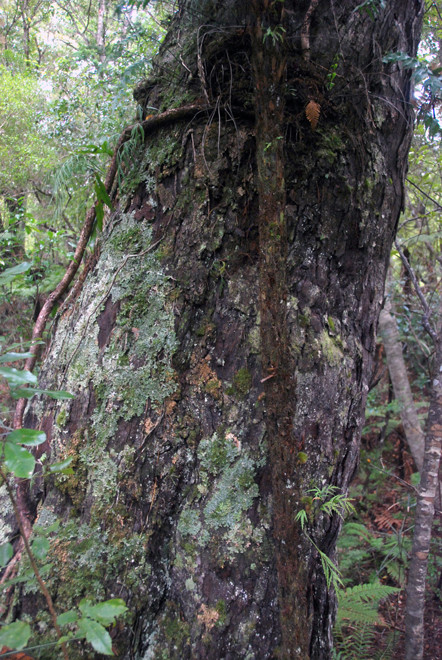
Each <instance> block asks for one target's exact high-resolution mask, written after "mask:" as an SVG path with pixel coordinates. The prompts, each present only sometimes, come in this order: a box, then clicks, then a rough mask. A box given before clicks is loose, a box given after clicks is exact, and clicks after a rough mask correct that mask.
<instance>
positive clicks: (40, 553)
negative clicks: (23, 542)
mask: <svg viewBox="0 0 442 660" xmlns="http://www.w3.org/2000/svg"><path fill="white" fill-rule="evenodd" d="M49 547H50V544H49V541H48V539H46V538H45V537H44V536H37V538H35V539H34V540H33V542H32V552H33V553H34V555H35V556H36V557H37V559H44V558H45V557H46V555H47V554H48V552H49Z"/></svg>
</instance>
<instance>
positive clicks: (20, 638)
mask: <svg viewBox="0 0 442 660" xmlns="http://www.w3.org/2000/svg"><path fill="white" fill-rule="evenodd" d="M30 636H31V627H30V625H29V623H25V622H24V621H14V623H10V624H9V625H7V626H3V627H2V628H0V648H1V647H2V646H8V647H9V648H11V649H14V650H16V651H20V649H22V648H24V647H25V646H26V644H27V643H28V640H29V638H30Z"/></svg>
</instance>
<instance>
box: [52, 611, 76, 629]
mask: <svg viewBox="0 0 442 660" xmlns="http://www.w3.org/2000/svg"><path fill="white" fill-rule="evenodd" d="M77 619H78V613H77V612H76V611H75V610H68V611H67V612H63V614H59V615H58V616H57V623H58V625H59V626H66V625H67V624H68V623H75V622H76V621H77Z"/></svg>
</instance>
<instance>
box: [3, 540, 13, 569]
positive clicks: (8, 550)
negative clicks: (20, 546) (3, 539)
mask: <svg viewBox="0 0 442 660" xmlns="http://www.w3.org/2000/svg"><path fill="white" fill-rule="evenodd" d="M11 557H12V545H11V544H10V543H2V545H0V566H6V564H7V563H8V561H9V560H10V559H11Z"/></svg>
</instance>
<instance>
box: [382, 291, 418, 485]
mask: <svg viewBox="0 0 442 660" xmlns="http://www.w3.org/2000/svg"><path fill="white" fill-rule="evenodd" d="M379 332H380V335H381V337H382V341H383V343H384V347H385V354H386V356H387V365H388V371H389V374H390V378H391V382H392V383H393V391H394V396H395V398H396V400H397V401H398V403H399V413H400V416H401V421H402V426H403V427H404V433H405V438H406V440H407V444H408V447H409V449H410V452H411V455H412V456H413V459H414V462H415V465H416V467H417V469H418V471H419V472H421V470H422V464H423V460H424V443H425V436H424V433H423V431H422V428H421V425H420V422H419V419H418V416H417V412H416V407H415V405H414V400H413V394H412V392H411V388H410V381H409V380H408V374H407V367H406V366H405V360H404V356H403V353H402V344H401V340H400V337H399V331H398V328H397V324H396V319H395V317H394V312H393V310H392V305H391V302H390V300H389V299H388V298H387V299H386V301H385V303H384V308H383V309H382V311H381V313H380V315H379Z"/></svg>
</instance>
